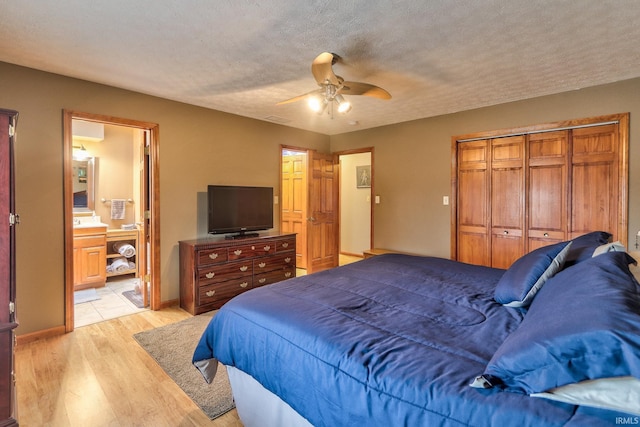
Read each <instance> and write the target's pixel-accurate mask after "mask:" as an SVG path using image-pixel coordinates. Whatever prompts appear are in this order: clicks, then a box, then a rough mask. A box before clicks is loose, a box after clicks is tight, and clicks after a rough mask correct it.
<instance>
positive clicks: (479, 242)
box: [455, 140, 490, 265]
mask: <svg viewBox="0 0 640 427" xmlns="http://www.w3.org/2000/svg"><path fill="white" fill-rule="evenodd" d="M457 163H458V171H457V184H458V188H457V191H456V194H457V202H456V206H457V245H456V254H455V258H456V259H457V260H458V261H460V262H466V263H469V264H479V265H489V263H490V252H489V247H490V241H489V169H488V167H489V141H487V140H481V141H472V142H464V143H460V144H458V145H457Z"/></svg>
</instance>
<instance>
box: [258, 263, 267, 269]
mask: <svg viewBox="0 0 640 427" xmlns="http://www.w3.org/2000/svg"><path fill="white" fill-rule="evenodd" d="M265 265H267V263H265V262H261V263H260V264H258V267H260V268H264V266H265Z"/></svg>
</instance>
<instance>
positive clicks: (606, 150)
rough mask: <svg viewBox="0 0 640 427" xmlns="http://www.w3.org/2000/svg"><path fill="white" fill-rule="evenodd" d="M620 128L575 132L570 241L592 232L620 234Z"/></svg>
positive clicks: (609, 126) (618, 238)
mask: <svg viewBox="0 0 640 427" xmlns="http://www.w3.org/2000/svg"><path fill="white" fill-rule="evenodd" d="M617 127H618V125H606V126H594V127H589V128H582V129H575V130H574V131H573V150H572V179H571V188H572V190H571V201H572V214H571V224H570V236H569V237H570V238H573V237H577V236H580V235H582V234H585V233H588V232H589V231H593V230H603V231H608V232H610V233H611V234H613V240H614V241H615V240H620V238H621V237H620V236H619V235H618V216H619V212H618V203H619V197H620V195H619V193H620V188H619V186H620V179H619V172H618V152H617V150H618V141H617V135H618V131H617Z"/></svg>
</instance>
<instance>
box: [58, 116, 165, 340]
mask: <svg viewBox="0 0 640 427" xmlns="http://www.w3.org/2000/svg"><path fill="white" fill-rule="evenodd" d="M157 139H158V125H157V124H154V123H147V122H139V121H135V120H129V119H119V118H114V117H110V116H102V115H96V114H90V113H82V112H74V111H67V110H65V111H64V184H65V185H64V187H65V190H64V197H65V200H64V207H65V215H64V217H65V330H66V331H67V332H70V331H72V330H73V329H74V328H75V327H78V326H83V325H85V324H90V323H95V322H96V321H102V320H107V319H109V318H115V317H119V316H120V315H127V314H131V313H133V312H137V311H141V310H145V309H153V310H156V309H159V308H160V301H161V299H160V283H159V280H160V274H159V268H158V265H159V259H158V257H159V254H158V249H159V200H158V194H159V182H158V147H157ZM81 301H85V302H82V303H80V302H81ZM77 303H80V304H77Z"/></svg>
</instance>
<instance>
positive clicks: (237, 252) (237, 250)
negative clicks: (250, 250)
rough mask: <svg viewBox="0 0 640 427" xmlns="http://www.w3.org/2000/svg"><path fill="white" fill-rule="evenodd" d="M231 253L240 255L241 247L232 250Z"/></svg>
mask: <svg viewBox="0 0 640 427" xmlns="http://www.w3.org/2000/svg"><path fill="white" fill-rule="evenodd" d="M233 253H234V254H236V255H240V254H241V253H242V249H236V250H235V251H233Z"/></svg>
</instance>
